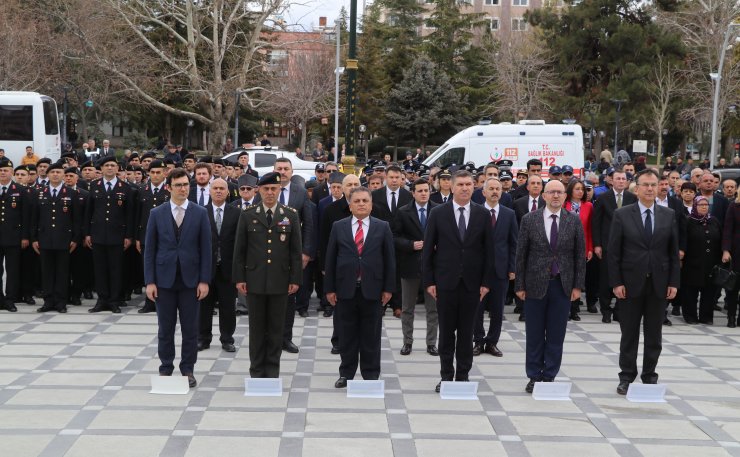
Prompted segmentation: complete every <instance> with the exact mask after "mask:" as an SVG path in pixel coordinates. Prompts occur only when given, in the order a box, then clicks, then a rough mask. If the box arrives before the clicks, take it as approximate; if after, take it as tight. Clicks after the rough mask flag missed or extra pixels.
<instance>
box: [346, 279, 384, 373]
mask: <svg viewBox="0 0 740 457" xmlns="http://www.w3.org/2000/svg"><path fill="white" fill-rule="evenodd" d="M382 311H383V307H382V306H381V304H380V300H368V299H366V298H365V297H364V296H363V295H362V289H361V288H360V287H357V288H356V289H355V296H354V298H352V299H349V300H342V299H340V300H338V301H337V306H336V309H335V310H334V316H336V318H335V321H334V322H335V323H336V324H337V325H336V328H337V334H338V337H339V353H340V354H341V357H342V361H341V363H340V364H339V376H342V377H345V378H347V379H354V377H355V374H357V366H358V364H359V366H360V374H361V375H362V379H365V380H373V379H378V378H379V377H380V331H381V322H382Z"/></svg>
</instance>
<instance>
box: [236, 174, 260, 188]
mask: <svg viewBox="0 0 740 457" xmlns="http://www.w3.org/2000/svg"><path fill="white" fill-rule="evenodd" d="M237 182H238V183H239V187H244V186H247V187H257V178H255V177H254V176H252V175H250V174H249V173H247V174H245V175H241V176H239V180H238V181H237Z"/></svg>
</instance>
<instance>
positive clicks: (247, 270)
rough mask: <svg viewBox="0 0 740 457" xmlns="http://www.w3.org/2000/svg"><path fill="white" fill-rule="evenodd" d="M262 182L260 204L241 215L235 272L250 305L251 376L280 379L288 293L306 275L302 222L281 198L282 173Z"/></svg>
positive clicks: (268, 175) (238, 285) (237, 236)
mask: <svg viewBox="0 0 740 457" xmlns="http://www.w3.org/2000/svg"><path fill="white" fill-rule="evenodd" d="M258 184H259V192H260V196H261V202H260V203H258V204H256V205H252V206H249V207H248V208H247V209H246V210H244V211H242V213H241V215H240V218H239V225H238V226H237V234H236V242H235V245H234V264H233V269H232V270H233V275H234V282H235V283H236V285H237V289H238V290H239V291H240V292H241V293H245V294H247V303H248V306H249V359H250V367H249V374H250V375H251V377H252V378H277V377H278V376H280V355H281V353H282V341H283V327H284V324H285V309H286V307H287V303H288V294H294V293H296V292H297V291H298V287H299V286H300V284H301V280H302V276H303V264H302V258H301V253H302V247H301V222H300V219H299V218H298V214H297V213H296V211H295V210H294V209H292V208H290V207H288V206H286V205H282V204H280V203H278V201H277V199H278V193H279V192H280V174H279V173H275V172H272V173H267V174H266V175H264V176H263V177H262V179H260V181H259V183H258Z"/></svg>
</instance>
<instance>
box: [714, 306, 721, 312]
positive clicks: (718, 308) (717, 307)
mask: <svg viewBox="0 0 740 457" xmlns="http://www.w3.org/2000/svg"><path fill="white" fill-rule="evenodd" d="M714 310H715V311H722V308H721V307H720V306H719V305H714Z"/></svg>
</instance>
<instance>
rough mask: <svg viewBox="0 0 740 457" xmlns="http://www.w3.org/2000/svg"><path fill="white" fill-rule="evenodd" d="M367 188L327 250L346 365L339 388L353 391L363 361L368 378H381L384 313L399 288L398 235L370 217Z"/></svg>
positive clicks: (328, 280) (354, 199)
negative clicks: (350, 385)
mask: <svg viewBox="0 0 740 457" xmlns="http://www.w3.org/2000/svg"><path fill="white" fill-rule="evenodd" d="M372 207H373V205H372V197H371V194H370V191H369V190H368V189H367V188H365V187H359V188H356V189H353V190H352V192H351V193H350V210H351V211H352V217H351V218H345V219H342V220H340V221H337V222H335V223H334V225H333V227H332V230H331V235H330V236H329V243H328V245H327V248H326V257H327V258H326V263H325V267H326V277H325V281H324V289H325V290H326V299H327V300H328V301H329V303H330V304H331V305H332V306H335V307H336V322H337V324H338V327H339V329H338V330H339V332H338V333H339V350H340V353H341V357H342V362H341V364H340V365H339V379H337V381H336V382H335V383H334V387H336V388H338V389H341V388H344V387H347V380H349V379H354V377H355V374H356V373H357V365H358V362H359V365H360V372H361V373H362V378H363V379H365V380H371V379H378V378H379V377H380V331H381V317H382V316H381V311H382V308H381V306H382V305H385V304H386V303H387V302H388V300H390V298H391V294H392V293H393V289H394V287H395V281H396V280H395V278H396V271H395V270H396V259H395V254H394V249H393V234H392V233H391V229H390V226H389V225H388V223H387V222H385V221H382V220H380V219H377V218H374V217H370V212H371V210H372Z"/></svg>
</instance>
